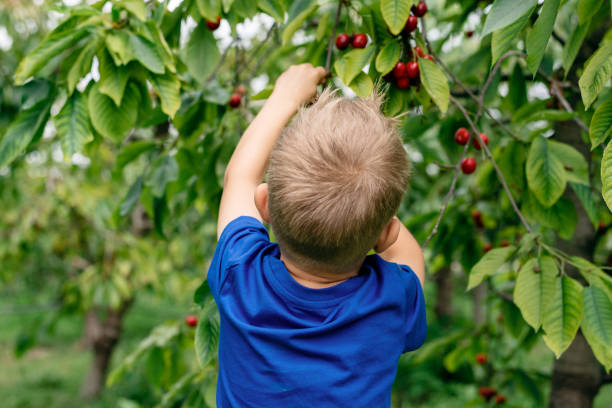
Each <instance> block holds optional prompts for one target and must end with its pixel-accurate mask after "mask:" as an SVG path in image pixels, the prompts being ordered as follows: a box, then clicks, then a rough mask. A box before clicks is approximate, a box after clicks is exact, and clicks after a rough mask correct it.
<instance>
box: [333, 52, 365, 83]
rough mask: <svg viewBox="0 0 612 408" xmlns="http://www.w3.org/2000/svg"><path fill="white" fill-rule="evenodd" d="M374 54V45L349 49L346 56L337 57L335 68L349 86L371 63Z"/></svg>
mask: <svg viewBox="0 0 612 408" xmlns="http://www.w3.org/2000/svg"><path fill="white" fill-rule="evenodd" d="M373 55H374V47H372V46H370V47H366V48H360V49H355V50H352V51H349V52H347V53H346V55H344V57H342V58H339V59H337V60H336V62H335V63H334V68H336V73H337V74H338V77H339V78H340V80H341V81H342V82H343V83H344V84H345V85H347V86H348V85H349V84H350V83H351V82H352V81H353V79H355V77H356V76H357V75H359V73H361V72H362V70H363V68H364V67H365V66H366V65H368V64H369V63H370V60H371V59H372V56H373Z"/></svg>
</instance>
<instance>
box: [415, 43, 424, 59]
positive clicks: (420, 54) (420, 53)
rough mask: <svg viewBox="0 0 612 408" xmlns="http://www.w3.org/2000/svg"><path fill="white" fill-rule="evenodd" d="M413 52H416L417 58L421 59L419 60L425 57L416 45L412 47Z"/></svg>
mask: <svg viewBox="0 0 612 408" xmlns="http://www.w3.org/2000/svg"><path fill="white" fill-rule="evenodd" d="M414 52H416V53H417V55H418V56H419V57H421V58H423V57H424V56H425V54H423V50H422V49H421V47H419V46H418V45H417V46H416V47H414Z"/></svg>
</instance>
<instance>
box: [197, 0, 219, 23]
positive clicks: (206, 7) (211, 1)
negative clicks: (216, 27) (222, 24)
mask: <svg viewBox="0 0 612 408" xmlns="http://www.w3.org/2000/svg"><path fill="white" fill-rule="evenodd" d="M196 5H197V6H198V11H199V12H200V15H201V16H202V17H204V18H205V19H207V20H210V21H215V19H216V18H217V16H219V15H221V0H196Z"/></svg>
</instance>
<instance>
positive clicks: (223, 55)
mask: <svg viewBox="0 0 612 408" xmlns="http://www.w3.org/2000/svg"><path fill="white" fill-rule="evenodd" d="M235 42H236V38H232V41H231V42H230V43H229V45H228V46H227V48H226V49H225V50H224V51H223V54H221V58H219V62H217V65H216V66H215V69H213V72H211V74H210V75H209V76H208V78H206V82H210V81H212V80H213V78H214V77H215V76H217V72H219V69H220V68H221V65H223V61H225V57H226V56H227V54H228V53H229V50H230V49H231V48H232V45H234V43H235Z"/></svg>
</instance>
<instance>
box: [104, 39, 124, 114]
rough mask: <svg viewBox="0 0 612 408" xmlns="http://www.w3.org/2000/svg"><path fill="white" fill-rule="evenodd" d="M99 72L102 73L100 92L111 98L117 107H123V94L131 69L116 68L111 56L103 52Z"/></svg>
mask: <svg viewBox="0 0 612 408" xmlns="http://www.w3.org/2000/svg"><path fill="white" fill-rule="evenodd" d="M99 61H100V63H99V65H98V70H99V72H100V81H98V84H99V90H100V92H101V93H103V94H104V95H106V96H108V97H110V98H111V99H112V100H113V102H115V105H117V106H119V105H121V99H122V98H123V92H124V91H125V87H126V85H127V82H128V79H130V72H131V69H130V68H128V66H125V65H122V66H119V67H116V66H115V64H114V62H113V59H112V57H111V56H110V54H109V53H108V52H107V51H106V50H103V51H102V52H101V53H100V57H99Z"/></svg>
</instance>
